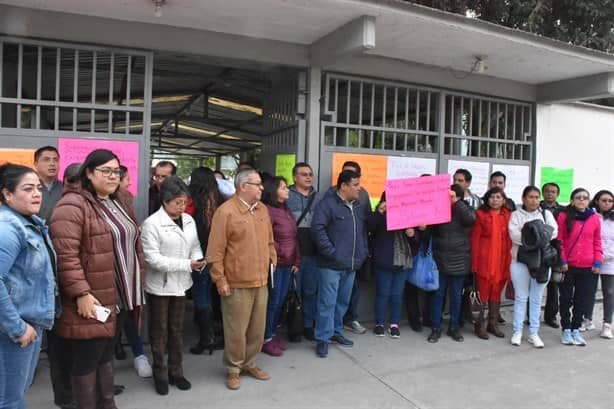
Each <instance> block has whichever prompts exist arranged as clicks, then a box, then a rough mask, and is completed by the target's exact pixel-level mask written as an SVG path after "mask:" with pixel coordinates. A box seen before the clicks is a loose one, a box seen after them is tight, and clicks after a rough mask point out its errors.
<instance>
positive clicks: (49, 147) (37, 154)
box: [34, 145, 60, 162]
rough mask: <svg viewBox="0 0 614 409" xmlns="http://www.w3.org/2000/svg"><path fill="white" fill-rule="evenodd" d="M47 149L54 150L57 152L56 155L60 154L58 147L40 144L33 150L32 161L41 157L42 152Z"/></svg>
mask: <svg viewBox="0 0 614 409" xmlns="http://www.w3.org/2000/svg"><path fill="white" fill-rule="evenodd" d="M48 151H50V152H55V153H57V154H58V156H60V152H58V148H56V147H55V146H51V145H47V146H42V147H40V148H38V149H37V150H36V151H34V162H36V161H37V160H38V159H39V158H40V157H41V155H42V154H43V152H48Z"/></svg>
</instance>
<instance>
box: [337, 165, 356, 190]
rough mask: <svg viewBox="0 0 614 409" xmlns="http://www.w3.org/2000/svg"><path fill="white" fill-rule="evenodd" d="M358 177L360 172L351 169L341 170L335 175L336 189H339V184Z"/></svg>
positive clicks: (347, 182)
mask: <svg viewBox="0 0 614 409" xmlns="http://www.w3.org/2000/svg"><path fill="white" fill-rule="evenodd" d="M359 178H360V173H356V172H354V171H353V170H344V171H343V172H341V173H339V176H338V177H337V190H339V189H341V185H343V184H346V185H347V184H349V183H350V182H351V181H352V179H359Z"/></svg>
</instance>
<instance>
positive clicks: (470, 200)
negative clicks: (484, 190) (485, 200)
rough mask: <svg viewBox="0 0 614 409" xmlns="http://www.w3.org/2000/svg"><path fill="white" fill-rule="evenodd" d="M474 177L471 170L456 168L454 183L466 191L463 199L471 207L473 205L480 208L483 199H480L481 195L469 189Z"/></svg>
mask: <svg viewBox="0 0 614 409" xmlns="http://www.w3.org/2000/svg"><path fill="white" fill-rule="evenodd" d="M472 178H473V176H472V175H471V172H469V171H468V170H467V169H456V172H454V176H453V179H454V184H456V185H459V186H460V187H462V188H463V191H464V192H465V196H464V198H463V200H464V201H465V202H466V203H467V204H468V205H469V206H470V207H472V208H473V210H478V208H479V207H480V206H481V205H482V199H480V197H479V196H478V195H476V194H475V193H471V190H470V189H469V187H470V186H471V179H472Z"/></svg>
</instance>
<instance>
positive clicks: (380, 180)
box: [331, 153, 388, 201]
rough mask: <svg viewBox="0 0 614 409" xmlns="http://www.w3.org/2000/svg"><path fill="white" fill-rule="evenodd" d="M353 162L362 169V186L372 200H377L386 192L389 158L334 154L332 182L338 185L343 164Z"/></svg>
mask: <svg viewBox="0 0 614 409" xmlns="http://www.w3.org/2000/svg"><path fill="white" fill-rule="evenodd" d="M348 160H351V161H354V162H358V164H359V165H360V169H361V173H362V175H361V177H360V186H362V188H363V189H365V190H366V191H367V192H368V193H369V196H370V197H371V198H372V199H377V200H378V201H379V197H380V196H381V194H382V192H383V191H384V184H385V183H386V173H387V172H388V158H387V157H386V156H380V155H359V154H355V153H333V173H332V182H331V184H332V185H333V186H334V185H336V184H337V177H338V176H339V173H340V172H341V168H342V166H343V163H344V162H346V161H348Z"/></svg>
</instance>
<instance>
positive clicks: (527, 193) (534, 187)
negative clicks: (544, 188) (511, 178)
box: [522, 185, 542, 197]
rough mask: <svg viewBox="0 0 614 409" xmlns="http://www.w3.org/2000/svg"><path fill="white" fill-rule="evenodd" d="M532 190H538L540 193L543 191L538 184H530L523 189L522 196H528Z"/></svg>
mask: <svg viewBox="0 0 614 409" xmlns="http://www.w3.org/2000/svg"><path fill="white" fill-rule="evenodd" d="M531 192H537V194H538V195H541V193H542V192H541V191H540V190H539V188H538V187H537V186H533V185H529V186H527V187H525V188H524V189H523V190H522V197H527V196H528V195H529V193H531Z"/></svg>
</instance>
